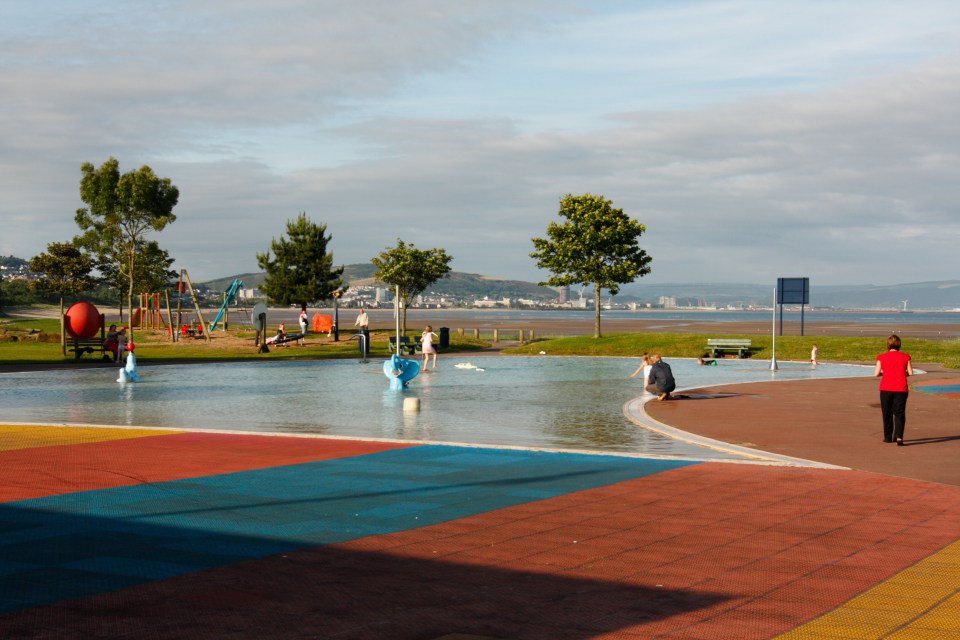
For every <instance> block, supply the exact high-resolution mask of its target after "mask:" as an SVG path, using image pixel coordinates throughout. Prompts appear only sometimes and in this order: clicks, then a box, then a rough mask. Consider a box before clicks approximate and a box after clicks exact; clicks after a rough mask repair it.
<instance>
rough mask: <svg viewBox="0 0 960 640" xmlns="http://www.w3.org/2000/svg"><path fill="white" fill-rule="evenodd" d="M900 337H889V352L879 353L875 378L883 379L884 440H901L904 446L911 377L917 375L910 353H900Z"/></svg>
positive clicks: (881, 399) (874, 371) (899, 444)
mask: <svg viewBox="0 0 960 640" xmlns="http://www.w3.org/2000/svg"><path fill="white" fill-rule="evenodd" d="M900 346H901V343H900V336H898V335H896V334H894V335H891V336H890V337H889V338H887V351H886V353H881V354H880V355H878V356H877V366H876V367H874V369H873V375H874V377H877V378H880V412H881V414H882V415H883V441H884V442H893V441H894V439H895V440H896V441H897V446H898V447H902V446H903V429H904V427H905V426H906V423H907V395H908V394H909V392H910V386H909V384H908V383H907V378H908V377H909V376H912V375H913V364H911V362H910V356H909V355H908V354H906V353H901V352H900Z"/></svg>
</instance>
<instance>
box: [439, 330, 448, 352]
mask: <svg viewBox="0 0 960 640" xmlns="http://www.w3.org/2000/svg"><path fill="white" fill-rule="evenodd" d="M449 346H450V327H440V348H441V349H446V348H447V347H449Z"/></svg>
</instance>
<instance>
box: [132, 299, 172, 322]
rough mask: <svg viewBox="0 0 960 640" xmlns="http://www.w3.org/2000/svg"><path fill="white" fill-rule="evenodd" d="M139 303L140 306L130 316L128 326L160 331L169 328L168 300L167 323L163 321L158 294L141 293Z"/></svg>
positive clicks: (168, 305) (168, 306)
mask: <svg viewBox="0 0 960 640" xmlns="http://www.w3.org/2000/svg"><path fill="white" fill-rule="evenodd" d="M139 302H140V306H139V307H138V308H137V309H134V310H133V313H131V314H130V326H132V327H140V328H141V329H162V328H164V327H166V326H169V321H170V317H169V316H170V311H169V309H170V304H169V299H168V302H167V322H164V321H163V314H162V312H161V310H160V294H159V293H141V294H140V301H139Z"/></svg>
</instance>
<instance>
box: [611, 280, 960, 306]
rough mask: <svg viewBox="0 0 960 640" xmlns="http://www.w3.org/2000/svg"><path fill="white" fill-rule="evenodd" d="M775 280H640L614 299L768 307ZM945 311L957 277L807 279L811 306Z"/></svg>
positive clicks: (952, 301) (959, 297) (954, 299)
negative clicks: (886, 281) (847, 281)
mask: <svg viewBox="0 0 960 640" xmlns="http://www.w3.org/2000/svg"><path fill="white" fill-rule="evenodd" d="M775 286H776V282H771V283H770V284H766V285H758V284H715V283H714V284H711V283H702V284H676V283H675V284H670V283H667V284H655V285H646V284H644V283H643V279H641V280H639V281H638V282H634V283H632V284H629V285H627V286H625V287H623V288H622V289H621V295H619V296H617V297H616V299H617V300H619V301H626V300H630V299H636V300H642V301H647V302H656V301H657V300H658V299H659V298H660V296H669V297H675V298H676V299H677V304H678V305H680V306H687V305H696V304H697V303H698V302H699V303H703V304H706V305H712V306H717V307H725V306H727V305H731V306H735V307H739V306H770V305H771V304H772V303H773V290H774V287H775ZM904 301H907V309H909V310H916V309H928V310H947V309H958V308H960V280H942V281H936V282H917V283H905V284H893V285H883V286H877V285H872V284H851V285H817V283H816V281H814V280H812V281H811V282H810V306H813V307H830V308H834V309H902V308H903V306H904Z"/></svg>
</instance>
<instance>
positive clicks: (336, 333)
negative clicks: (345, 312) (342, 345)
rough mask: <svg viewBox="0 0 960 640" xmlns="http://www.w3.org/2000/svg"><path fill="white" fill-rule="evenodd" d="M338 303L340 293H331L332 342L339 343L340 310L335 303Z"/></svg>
mask: <svg viewBox="0 0 960 640" xmlns="http://www.w3.org/2000/svg"><path fill="white" fill-rule="evenodd" d="M339 301H340V292H339V291H334V292H333V341H334V342H340V308H339V306H338V305H337V303H338V302H339Z"/></svg>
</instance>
